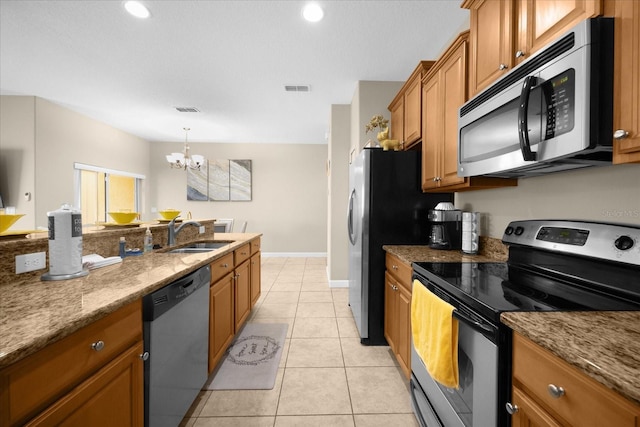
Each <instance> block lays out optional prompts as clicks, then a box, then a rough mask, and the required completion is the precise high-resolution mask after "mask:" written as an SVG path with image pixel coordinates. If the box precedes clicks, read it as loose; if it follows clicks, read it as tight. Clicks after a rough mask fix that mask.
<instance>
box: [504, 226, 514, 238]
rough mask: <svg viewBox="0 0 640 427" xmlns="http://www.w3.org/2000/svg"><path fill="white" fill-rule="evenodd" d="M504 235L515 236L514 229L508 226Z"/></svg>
mask: <svg viewBox="0 0 640 427" xmlns="http://www.w3.org/2000/svg"><path fill="white" fill-rule="evenodd" d="M504 234H506V235H507V236H511V235H512V234H513V227H512V226H508V227H507V229H506V230H504Z"/></svg>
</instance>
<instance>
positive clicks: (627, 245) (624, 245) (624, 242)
mask: <svg viewBox="0 0 640 427" xmlns="http://www.w3.org/2000/svg"><path fill="white" fill-rule="evenodd" d="M633 243H634V241H633V239H632V238H631V237H629V236H620V237H618V238H617V239H616V241H615V243H614V244H615V246H616V248H617V249H620V250H621V251H626V250H627V249H631V248H632V247H633Z"/></svg>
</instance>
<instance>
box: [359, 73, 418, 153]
mask: <svg viewBox="0 0 640 427" xmlns="http://www.w3.org/2000/svg"><path fill="white" fill-rule="evenodd" d="M407 77H408V76H407ZM403 84H404V82H378V81H359V82H358V83H357V85H356V89H355V92H354V94H353V99H352V101H351V148H350V150H349V156H350V157H351V156H353V157H355V155H357V154H358V153H359V152H360V151H361V150H362V148H363V147H364V145H365V144H366V143H367V141H368V140H369V139H372V140H374V141H375V139H376V132H369V133H365V130H364V127H365V125H366V124H367V123H369V121H370V120H371V117H373V116H375V115H378V114H382V115H383V116H384V118H385V119H388V120H389V122H391V113H390V112H389V110H388V109H387V107H388V106H389V104H390V103H391V101H392V100H393V98H395V96H396V95H397V94H398V91H399V90H400V88H401V87H402V85H403Z"/></svg>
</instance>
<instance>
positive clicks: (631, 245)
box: [502, 220, 640, 266]
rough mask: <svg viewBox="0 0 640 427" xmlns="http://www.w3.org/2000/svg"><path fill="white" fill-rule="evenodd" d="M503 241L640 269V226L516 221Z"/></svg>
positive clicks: (580, 222)
mask: <svg viewBox="0 0 640 427" xmlns="http://www.w3.org/2000/svg"><path fill="white" fill-rule="evenodd" d="M502 241H503V242H504V243H505V244H507V245H520V246H527V247H531V248H539V249H545V250H549V251H552V252H564V253H569V254H572V255H582V256H588V257H592V258H598V259H602V260H607V261H614V262H623V263H628V264H634V265H639V266H640V226H635V225H627V224H607V223H598V222H588V221H564V220H527V221H513V222H511V223H510V224H509V225H508V226H507V228H506V229H505V231H504V234H503V236H502Z"/></svg>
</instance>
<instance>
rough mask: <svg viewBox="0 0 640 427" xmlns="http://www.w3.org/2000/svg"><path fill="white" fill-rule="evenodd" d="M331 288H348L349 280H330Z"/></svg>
mask: <svg viewBox="0 0 640 427" xmlns="http://www.w3.org/2000/svg"><path fill="white" fill-rule="evenodd" d="M329 287H330V288H348V287H349V281H348V280H329Z"/></svg>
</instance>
